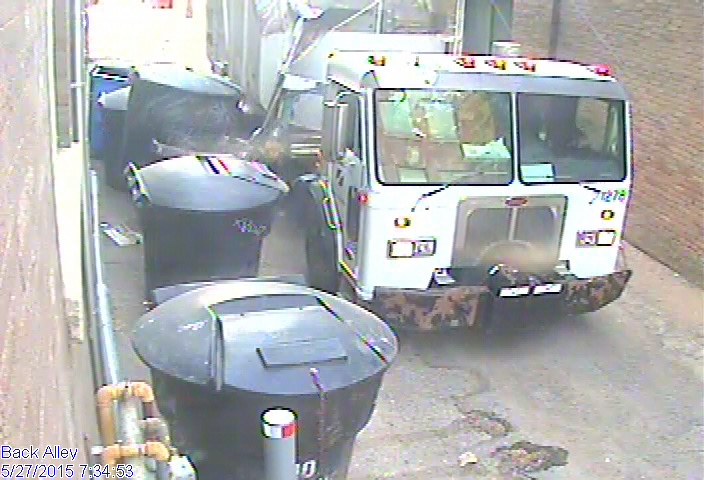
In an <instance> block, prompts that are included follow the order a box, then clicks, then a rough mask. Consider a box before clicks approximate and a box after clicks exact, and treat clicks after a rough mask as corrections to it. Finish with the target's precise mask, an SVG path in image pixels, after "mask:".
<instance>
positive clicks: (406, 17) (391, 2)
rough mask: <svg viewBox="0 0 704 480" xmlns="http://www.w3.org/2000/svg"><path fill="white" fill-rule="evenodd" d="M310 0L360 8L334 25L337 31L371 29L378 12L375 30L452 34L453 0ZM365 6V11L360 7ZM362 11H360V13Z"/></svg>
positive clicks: (328, 6) (329, 6) (315, 4)
mask: <svg viewBox="0 0 704 480" xmlns="http://www.w3.org/2000/svg"><path fill="white" fill-rule="evenodd" d="M374 3H377V2H374V1H372V0H312V1H310V2H309V4H310V5H311V6H313V7H317V8H321V9H323V10H328V9H332V8H344V9H350V10H351V11H352V10H356V11H358V12H360V14H359V15H358V16H355V18H354V19H352V20H351V21H347V22H344V24H342V25H340V26H339V27H338V28H336V30H337V31H340V32H374V31H376V28H377V21H378V19H379V17H378V15H379V13H381V25H380V26H381V32H379V33H418V34H443V35H452V34H453V33H454V32H453V28H454V25H455V23H456V22H455V16H456V13H457V1H456V0H417V1H409V0H384V2H381V3H379V4H378V5H381V8H382V11H381V12H379V8H378V5H377V6H374ZM364 10H366V11H364ZM363 11H364V13H362V12H363Z"/></svg>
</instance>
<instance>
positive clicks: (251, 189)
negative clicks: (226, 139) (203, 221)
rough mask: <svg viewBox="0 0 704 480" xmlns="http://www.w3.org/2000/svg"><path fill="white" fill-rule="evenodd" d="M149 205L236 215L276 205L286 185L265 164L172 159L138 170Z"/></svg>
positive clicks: (227, 158)
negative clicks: (239, 211) (244, 211)
mask: <svg viewBox="0 0 704 480" xmlns="http://www.w3.org/2000/svg"><path fill="white" fill-rule="evenodd" d="M137 181H138V182H139V183H140V185H141V186H142V191H143V192H144V193H145V194H146V196H147V198H148V199H149V202H150V203H151V204H153V205H157V206H161V207H169V208H174V209H180V210H192V211H202V212H233V211H238V210H247V209H251V208H257V207H259V206H263V205H267V204H269V203H273V202H274V201H276V200H277V199H278V198H279V197H281V196H282V195H284V194H286V193H288V185H286V182H284V181H283V180H281V179H280V178H279V177H277V176H276V174H275V173H273V172H272V171H271V170H269V169H268V168H267V167H266V166H265V165H263V164H260V163H254V162H249V161H245V160H241V159H238V158H236V157H234V156H232V155H212V156H211V155H208V156H184V157H176V158H170V159H168V160H163V161H161V162H158V163H154V164H151V165H149V166H147V167H144V168H142V169H140V170H138V173H137Z"/></svg>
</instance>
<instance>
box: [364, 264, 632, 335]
mask: <svg viewBox="0 0 704 480" xmlns="http://www.w3.org/2000/svg"><path fill="white" fill-rule="evenodd" d="M631 275H632V271H631V270H620V271H616V272H614V273H611V274H608V275H604V276H599V277H592V278H589V279H577V278H574V277H569V276H560V275H558V274H550V275H543V276H535V275H529V274H525V273H521V272H517V271H515V270H511V269H508V268H506V267H496V268H495V270H493V271H492V272H491V274H490V276H489V277H488V278H487V281H486V284H485V285H478V286H450V287H432V288H429V289H427V290H416V289H398V288H382V287H379V288H377V289H376V290H375V291H374V298H373V300H371V301H370V302H362V303H364V305H365V306H366V307H367V308H368V309H369V310H371V311H372V312H374V313H375V314H376V315H378V316H379V317H381V318H382V319H383V320H385V321H386V322H387V323H389V324H390V325H392V326H395V327H398V328H401V329H412V330H423V331H430V330H442V329H449V328H454V327H469V326H473V325H474V324H475V323H477V321H478V320H480V319H483V318H484V317H485V316H486V315H489V314H490V312H491V310H492V307H493V306H494V305H495V304H496V305H511V304H513V305H516V304H518V305H520V307H521V308H522V309H525V310H530V309H531V308H532V307H538V306H539V305H543V306H544V305H546V304H548V305H550V306H551V307H552V308H551V310H552V311H560V312H562V313H564V314H582V313H588V312H594V311H596V310H599V309H601V308H603V307H605V306H606V305H608V304H609V303H611V302H613V301H614V300H616V299H618V298H619V297H620V296H621V294H622V293H623V290H624V288H625V286H626V284H627V283H628V281H629V280H630V278H631ZM556 284H559V285H562V287H561V288H560V291H559V292H557V293H549V292H546V287H547V286H549V285H556ZM522 287H523V288H522ZM536 287H538V288H536ZM511 288H516V289H520V290H521V292H526V293H525V294H521V295H519V296H515V297H509V298H507V297H503V296H499V293H500V292H501V291H502V290H505V289H511ZM547 290H548V291H549V290H550V288H547ZM541 291H542V293H540V294H538V293H537V292H541Z"/></svg>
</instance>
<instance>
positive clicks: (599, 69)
mask: <svg viewBox="0 0 704 480" xmlns="http://www.w3.org/2000/svg"><path fill="white" fill-rule="evenodd" d="M589 70H591V71H592V72H593V73H596V74H597V75H601V76H602V77H608V76H609V75H611V68H610V67H609V66H608V65H606V64H603V63H600V64H598V65H592V66H591V67H589Z"/></svg>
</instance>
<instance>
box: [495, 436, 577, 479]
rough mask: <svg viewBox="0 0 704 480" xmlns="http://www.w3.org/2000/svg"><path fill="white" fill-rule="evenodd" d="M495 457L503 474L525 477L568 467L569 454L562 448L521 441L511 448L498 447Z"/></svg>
mask: <svg viewBox="0 0 704 480" xmlns="http://www.w3.org/2000/svg"><path fill="white" fill-rule="evenodd" d="M493 456H494V457H496V458H497V459H498V460H499V464H500V470H502V471H503V473H511V474H519V475H525V474H528V473H535V472H541V471H544V470H548V469H549V468H552V467H564V466H565V465H567V456H568V452H567V450H565V449H564V448H561V447H552V446H547V445H537V444H535V443H531V442H526V441H520V442H516V443H514V444H513V445H510V446H504V447H498V448H497V449H496V450H495V451H494V453H493Z"/></svg>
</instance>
